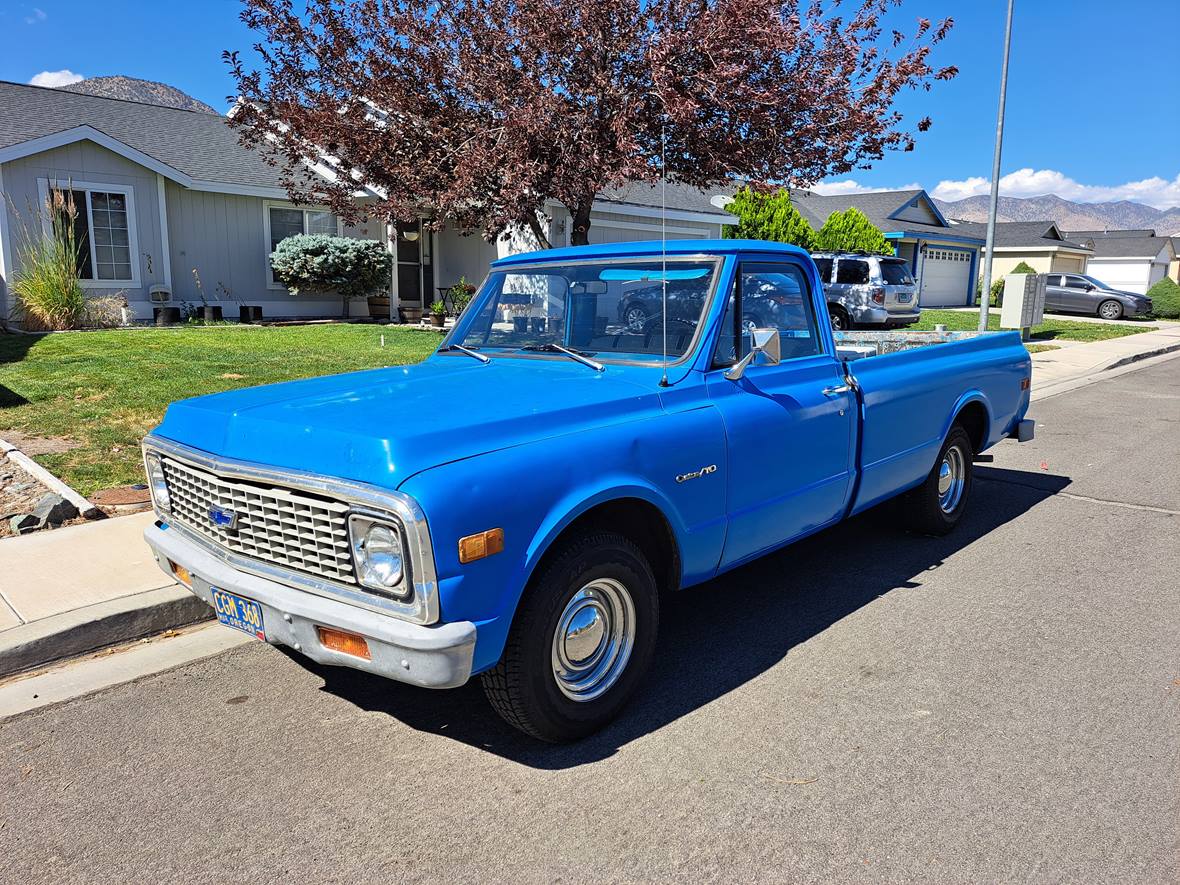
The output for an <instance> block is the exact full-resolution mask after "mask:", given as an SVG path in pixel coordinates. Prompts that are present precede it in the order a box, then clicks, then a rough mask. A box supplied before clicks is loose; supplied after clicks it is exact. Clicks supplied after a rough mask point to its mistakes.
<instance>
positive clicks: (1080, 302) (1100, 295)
mask: <svg viewBox="0 0 1180 885" xmlns="http://www.w3.org/2000/svg"><path fill="white" fill-rule="evenodd" d="M1045 276H1046V279H1045V310H1051V311H1058V312H1061V313H1087V314H1092V315H1096V316H1100V317H1102V318H1103V319H1104V320H1117V319H1120V318H1121V317H1124V316H1128V317H1138V316H1144V315H1146V314H1149V313H1151V299H1150V298H1148V297H1147V296H1146V295H1140V294H1139V293H1138V292H1124V291H1122V290H1121V289H1112V288H1111V287H1110V286H1108V285H1106V283H1104V282H1102V281H1101V280H1096V279H1094V277H1091V276H1086V275H1085V274H1080V273H1051V274H1046V275H1045Z"/></svg>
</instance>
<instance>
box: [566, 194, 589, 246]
mask: <svg viewBox="0 0 1180 885" xmlns="http://www.w3.org/2000/svg"><path fill="white" fill-rule="evenodd" d="M593 203H594V197H593V196H591V197H590V198H589V199H585V200H582V201H581V202H579V203H578V204H577V205H576V206H575V207H574V208H573V209H571V210H570V224H571V225H572V226H573V228H572V230H571V231H570V245H571V246H589V245H590V206H591V205H592V204H593Z"/></svg>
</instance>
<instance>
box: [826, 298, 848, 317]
mask: <svg viewBox="0 0 1180 885" xmlns="http://www.w3.org/2000/svg"><path fill="white" fill-rule="evenodd" d="M832 311H835V312H836V313H842V314H844V316H849V313H848V308H847V307H845V306H844V305H843V304H841V303H840V302H838V301H829V302H828V313H831V312H832Z"/></svg>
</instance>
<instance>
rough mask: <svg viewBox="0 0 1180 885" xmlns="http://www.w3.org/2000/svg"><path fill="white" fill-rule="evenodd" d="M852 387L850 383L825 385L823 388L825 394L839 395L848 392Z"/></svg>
mask: <svg viewBox="0 0 1180 885" xmlns="http://www.w3.org/2000/svg"><path fill="white" fill-rule="evenodd" d="M850 390H852V387H851V386H850V385H848V384H837V385H836V386H835V387H825V388H824V389H823V394H824V396H839V395H840V394H842V393H848V392H849V391H850Z"/></svg>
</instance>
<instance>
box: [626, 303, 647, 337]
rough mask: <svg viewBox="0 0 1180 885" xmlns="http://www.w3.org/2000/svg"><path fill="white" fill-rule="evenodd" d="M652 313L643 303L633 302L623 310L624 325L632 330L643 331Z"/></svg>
mask: <svg viewBox="0 0 1180 885" xmlns="http://www.w3.org/2000/svg"><path fill="white" fill-rule="evenodd" d="M648 319H650V314H649V313H648V311H647V309H646V308H645V307H644V306H643V305H642V304H632V305H630V306H629V307H628V308H627V309H626V310H625V311H624V312H623V325H624V326H626V327H627V329H628V331H631V332H642V331H643V327H644V326H645V325H647V321H648Z"/></svg>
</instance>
